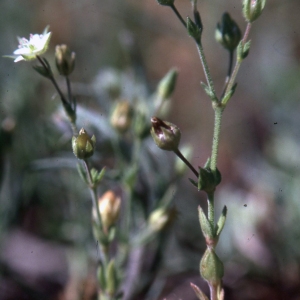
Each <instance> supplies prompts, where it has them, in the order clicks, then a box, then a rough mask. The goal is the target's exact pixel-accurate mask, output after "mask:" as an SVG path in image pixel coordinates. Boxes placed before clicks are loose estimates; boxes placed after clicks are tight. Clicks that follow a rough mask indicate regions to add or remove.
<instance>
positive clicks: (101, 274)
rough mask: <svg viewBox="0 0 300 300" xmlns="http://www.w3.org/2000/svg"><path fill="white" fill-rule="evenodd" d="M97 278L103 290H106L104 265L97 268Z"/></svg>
mask: <svg viewBox="0 0 300 300" xmlns="http://www.w3.org/2000/svg"><path fill="white" fill-rule="evenodd" d="M97 279H98V282H99V285H100V288H101V290H103V291H105V289H106V278H105V272H104V268H103V266H99V267H98V269H97Z"/></svg>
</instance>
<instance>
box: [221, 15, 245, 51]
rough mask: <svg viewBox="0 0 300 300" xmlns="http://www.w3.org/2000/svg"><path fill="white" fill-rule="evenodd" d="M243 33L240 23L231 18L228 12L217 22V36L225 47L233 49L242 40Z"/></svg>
mask: <svg viewBox="0 0 300 300" xmlns="http://www.w3.org/2000/svg"><path fill="white" fill-rule="evenodd" d="M241 37H242V33H241V30H240V29H239V27H238V25H237V24H236V22H235V21H234V20H232V19H231V17H230V15H229V14H228V13H224V14H223V16H222V21H221V22H220V23H218V24H217V29H216V31H215V38H216V40H217V42H219V43H220V44H221V45H222V46H223V47H224V48H225V49H227V50H229V51H233V50H234V49H235V48H236V47H237V45H238V44H239V41H240V40H241Z"/></svg>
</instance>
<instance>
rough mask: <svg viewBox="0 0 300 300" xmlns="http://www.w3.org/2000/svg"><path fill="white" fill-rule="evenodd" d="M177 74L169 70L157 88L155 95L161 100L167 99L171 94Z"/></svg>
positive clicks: (175, 71) (173, 70)
mask: <svg viewBox="0 0 300 300" xmlns="http://www.w3.org/2000/svg"><path fill="white" fill-rule="evenodd" d="M177 75H178V72H177V70H175V69H172V70H170V71H169V72H168V73H167V74H166V75H165V76H164V77H163V79H162V80H161V81H160V82H159V84H158V87H157V94H158V96H159V97H160V98H162V99H168V98H170V96H171V95H172V94H173V92H174V89H175V85H176V79H177Z"/></svg>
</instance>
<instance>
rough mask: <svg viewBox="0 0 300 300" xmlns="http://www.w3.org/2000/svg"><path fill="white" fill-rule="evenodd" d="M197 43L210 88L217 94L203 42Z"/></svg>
mask: <svg viewBox="0 0 300 300" xmlns="http://www.w3.org/2000/svg"><path fill="white" fill-rule="evenodd" d="M196 45H197V50H198V53H199V56H200V60H201V64H202V67H203V71H204V75H205V78H206V82H207V84H208V86H209V88H210V90H211V91H212V92H213V94H214V95H216V91H215V87H214V83H213V81H212V78H211V75H210V71H209V68H208V65H207V61H206V58H205V54H204V50H203V47H202V44H201V42H196ZM215 97H216V96H215Z"/></svg>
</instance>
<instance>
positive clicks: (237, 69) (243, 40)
mask: <svg viewBox="0 0 300 300" xmlns="http://www.w3.org/2000/svg"><path fill="white" fill-rule="evenodd" d="M250 30H251V23H248V24H247V27H246V30H245V33H244V36H243V39H242V43H243V45H245V43H246V42H247V39H248V36H249V33H250ZM241 64H242V61H238V60H237V61H236V63H235V66H234V69H233V72H232V74H231V77H230V79H229V82H228V85H227V88H226V90H225V93H224V95H226V94H227V93H228V92H229V91H230V90H231V89H232V87H233V85H234V81H235V78H236V76H237V74H238V71H239V69H240V66H241Z"/></svg>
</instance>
